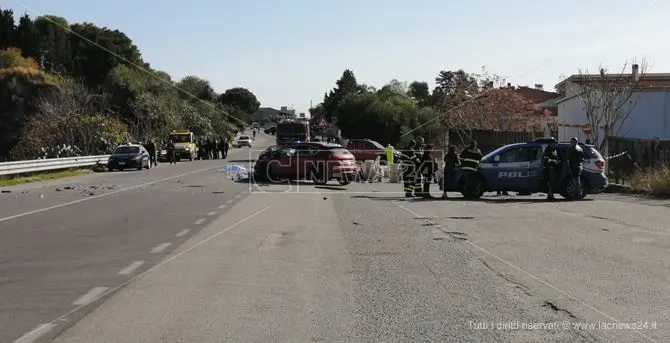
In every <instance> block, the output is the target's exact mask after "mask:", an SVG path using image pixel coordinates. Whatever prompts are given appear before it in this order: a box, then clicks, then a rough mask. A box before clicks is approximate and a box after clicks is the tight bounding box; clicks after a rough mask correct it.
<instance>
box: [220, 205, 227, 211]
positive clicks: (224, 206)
mask: <svg viewBox="0 0 670 343" xmlns="http://www.w3.org/2000/svg"><path fill="white" fill-rule="evenodd" d="M226 206H228V205H221V206H219V209H221V210H223V209H224V208H226Z"/></svg>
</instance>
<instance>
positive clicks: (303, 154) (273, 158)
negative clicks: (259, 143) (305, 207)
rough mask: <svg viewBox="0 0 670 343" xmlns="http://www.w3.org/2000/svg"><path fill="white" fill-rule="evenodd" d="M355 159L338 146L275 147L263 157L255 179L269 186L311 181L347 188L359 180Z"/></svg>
mask: <svg viewBox="0 0 670 343" xmlns="http://www.w3.org/2000/svg"><path fill="white" fill-rule="evenodd" d="M357 174H358V166H357V165H356V158H355V157H354V155H353V154H352V153H350V152H349V151H348V150H347V149H345V148H344V147H342V146H341V145H339V144H329V143H293V144H286V145H282V146H273V147H270V148H268V149H267V150H265V151H264V152H263V153H261V154H260V156H259V157H258V160H257V161H256V164H255V165H254V178H255V179H256V180H264V181H270V182H279V181H285V180H288V181H291V180H312V181H313V182H314V183H315V184H319V185H324V184H326V183H328V181H330V180H333V179H337V180H338V182H339V183H340V184H341V185H347V184H349V183H350V182H351V181H352V180H354V179H355V178H356V175H357Z"/></svg>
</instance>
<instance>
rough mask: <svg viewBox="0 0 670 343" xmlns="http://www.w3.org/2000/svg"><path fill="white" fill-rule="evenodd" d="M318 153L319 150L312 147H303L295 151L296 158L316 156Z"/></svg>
mask: <svg viewBox="0 0 670 343" xmlns="http://www.w3.org/2000/svg"><path fill="white" fill-rule="evenodd" d="M317 152H319V149H317V148H315V147H311V146H303V147H300V148H298V149H296V150H295V154H296V156H300V157H306V156H314V155H316V153H317Z"/></svg>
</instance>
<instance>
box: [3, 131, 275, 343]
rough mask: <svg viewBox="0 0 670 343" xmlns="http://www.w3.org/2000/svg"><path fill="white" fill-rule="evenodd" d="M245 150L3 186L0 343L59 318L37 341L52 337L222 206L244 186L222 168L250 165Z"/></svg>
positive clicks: (241, 196) (233, 200)
mask: <svg viewBox="0 0 670 343" xmlns="http://www.w3.org/2000/svg"><path fill="white" fill-rule="evenodd" d="M270 140H271V138H270V137H259V139H258V140H257V143H258V144H259V145H260V146H261V147H262V146H263V145H267V144H268V143H269V141H270ZM253 154H254V152H253V151H250V150H249V149H244V148H243V149H232V150H231V151H230V152H229V156H228V158H227V159H226V160H213V161H193V162H183V163H179V164H177V165H169V164H160V165H159V166H158V167H157V168H153V169H150V170H147V171H125V172H114V173H98V174H93V175H88V176H84V177H76V178H70V179H63V180H54V181H50V182H45V183H38V184H27V185H22V186H17V187H11V188H4V189H5V190H10V191H11V193H2V194H0V342H12V341H14V340H16V339H18V338H19V337H21V336H22V335H24V334H26V333H29V332H30V331H31V330H34V329H35V328H37V327H38V326H39V325H41V324H44V323H49V322H51V321H53V320H54V319H57V318H58V319H59V320H58V322H59V326H58V327H56V328H55V330H49V331H51V332H49V334H51V336H50V335H44V337H43V340H45V341H46V340H48V339H49V338H52V337H54V336H55V334H57V333H58V332H59V330H57V329H64V328H66V327H67V326H68V325H71V324H72V323H74V322H76V320H77V319H78V318H81V317H82V316H83V315H84V314H85V313H86V312H87V311H88V310H90V309H91V308H93V306H94V305H95V304H91V306H87V305H89V303H93V302H94V301H95V300H96V299H97V298H100V300H103V299H105V298H107V297H108V296H109V295H111V293H112V291H113V290H114V287H115V286H116V285H119V284H122V283H123V282H125V281H127V280H129V279H130V278H132V277H133V276H134V275H136V274H137V273H140V272H142V271H143V270H146V269H147V268H150V267H151V266H152V265H154V264H156V263H157V262H159V261H160V260H161V259H163V258H165V257H166V256H168V255H169V254H170V253H171V252H173V251H174V249H175V248H176V247H178V246H179V244H181V243H183V242H184V241H186V240H187V239H188V238H189V237H190V236H193V235H195V234H197V233H198V232H199V230H201V229H202V228H203V227H205V226H206V225H208V224H209V223H211V222H212V221H213V220H214V219H216V218H217V217H218V216H219V215H221V214H222V213H225V212H226V211H228V210H230V208H232V207H233V206H234V205H235V204H236V203H238V202H239V201H241V200H242V199H244V198H245V197H246V196H247V195H248V193H249V190H250V189H249V185H248V184H246V183H237V182H234V181H233V180H231V179H230V178H229V177H230V176H231V175H228V174H227V173H225V172H221V171H220V170H221V169H222V166H224V165H226V164H240V165H248V162H247V161H248V160H249V159H250V155H253ZM65 314H67V315H66V316H65V317H63V315H65ZM37 334H39V332H37ZM25 341H26V342H30V341H32V336H27V337H25Z"/></svg>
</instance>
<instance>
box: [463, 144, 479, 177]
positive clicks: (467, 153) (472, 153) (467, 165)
mask: <svg viewBox="0 0 670 343" xmlns="http://www.w3.org/2000/svg"><path fill="white" fill-rule="evenodd" d="M460 157H461V170H464V171H465V170H467V171H475V172H476V171H477V170H479V161H481V159H482V157H484V155H482V152H481V150H479V149H477V148H467V149H465V150H463V152H461V156H460Z"/></svg>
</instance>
